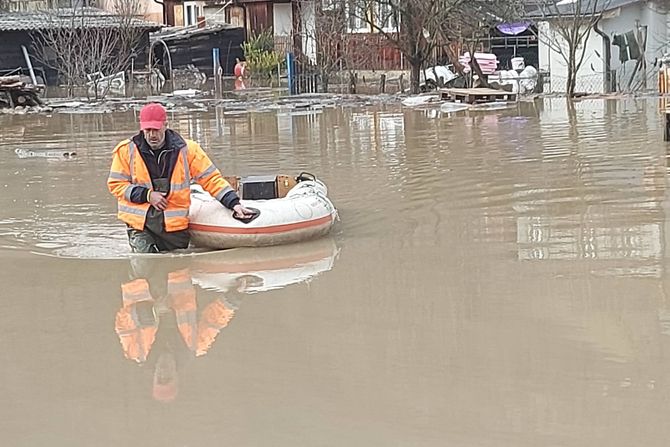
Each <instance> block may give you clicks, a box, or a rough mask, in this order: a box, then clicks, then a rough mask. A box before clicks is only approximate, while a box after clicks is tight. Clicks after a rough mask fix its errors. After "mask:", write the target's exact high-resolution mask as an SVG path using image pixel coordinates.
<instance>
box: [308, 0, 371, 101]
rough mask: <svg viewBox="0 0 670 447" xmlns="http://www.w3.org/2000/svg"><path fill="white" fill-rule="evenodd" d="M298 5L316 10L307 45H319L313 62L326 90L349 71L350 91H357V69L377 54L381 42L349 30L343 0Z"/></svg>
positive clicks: (309, 0)
mask: <svg viewBox="0 0 670 447" xmlns="http://www.w3.org/2000/svg"><path fill="white" fill-rule="evenodd" d="M299 5H300V11H301V12H303V13H304V12H305V11H309V14H313V19H314V26H312V27H307V28H306V29H304V30H303V35H304V37H305V38H306V44H307V45H306V46H307V47H310V46H314V47H316V48H317V51H316V61H314V62H315V64H316V68H317V70H318V73H319V75H320V78H321V84H322V88H323V90H324V91H326V92H327V91H328V88H329V84H330V82H331V81H332V80H333V78H334V77H335V74H336V73H337V74H340V75H342V74H346V75H347V77H348V84H349V87H348V89H349V92H350V93H356V91H357V84H358V77H357V72H358V70H359V69H361V68H362V67H365V66H366V65H369V64H370V62H371V59H372V58H373V57H374V56H376V55H377V53H378V50H379V49H378V48H377V47H378V43H377V42H374V41H375V40H378V39H370V38H368V37H369V36H362V35H360V34H351V33H349V24H348V20H347V7H346V4H345V3H344V2H342V1H334V0H330V1H316V2H315V1H314V0H302V1H300V2H299ZM375 43H377V45H375Z"/></svg>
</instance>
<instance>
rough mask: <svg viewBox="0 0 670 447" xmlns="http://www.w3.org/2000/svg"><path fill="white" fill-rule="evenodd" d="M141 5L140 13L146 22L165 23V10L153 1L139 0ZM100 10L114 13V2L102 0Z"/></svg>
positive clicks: (112, 0)
mask: <svg viewBox="0 0 670 447" xmlns="http://www.w3.org/2000/svg"><path fill="white" fill-rule="evenodd" d="M137 2H138V3H139V7H138V12H139V13H140V14H142V15H143V17H144V19H145V20H148V21H150V22H156V23H163V8H162V6H161V5H159V4H158V3H156V2H154V1H153V0H137ZM99 5H100V8H101V9H104V10H106V11H111V12H114V0H101V1H100V3H99Z"/></svg>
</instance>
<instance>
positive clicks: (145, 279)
mask: <svg viewBox="0 0 670 447" xmlns="http://www.w3.org/2000/svg"><path fill="white" fill-rule="evenodd" d="M141 270H142V269H137V268H135V269H134V271H135V273H136V274H135V278H134V279H132V280H130V281H128V282H126V283H125V284H123V285H122V286H121V294H122V298H123V306H122V307H121V309H120V310H119V311H118V312H117V314H116V320H115V330H116V333H117V335H118V336H119V341H120V342H121V346H122V348H123V353H124V355H125V357H126V358H127V359H129V360H133V361H135V362H137V363H139V364H142V365H143V364H153V371H154V374H153V392H152V394H153V397H154V399H156V400H159V401H162V402H169V401H171V400H174V399H175V397H176V395H177V392H178V367H179V365H181V364H183V363H185V362H186V361H187V360H188V359H189V358H193V357H199V356H203V355H205V354H207V352H208V351H209V349H210V347H211V346H212V344H213V343H214V341H215V340H216V337H217V335H218V334H219V332H220V331H221V330H222V329H223V328H225V327H226V326H227V325H228V323H229V322H230V320H231V319H232V317H233V315H234V314H235V310H236V309H237V305H236V304H235V303H231V302H230V301H231V300H226V299H225V298H224V297H223V295H222V294H217V295H216V298H215V299H213V300H212V301H210V302H208V303H207V304H205V305H204V306H200V307H201V308H203V310H202V312H200V315H199V316H198V308H199V304H201V305H202V304H204V303H202V302H201V303H199V302H198V299H197V295H196V289H195V287H194V286H193V283H192V280H191V275H190V273H189V270H188V269H187V268H183V269H177V270H172V271H167V272H166V271H165V269H163V268H162V267H158V268H157V269H156V270H157V271H148V272H146V271H145V272H142V271H141ZM161 270H162V271H161Z"/></svg>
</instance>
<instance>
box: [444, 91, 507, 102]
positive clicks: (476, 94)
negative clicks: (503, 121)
mask: <svg viewBox="0 0 670 447" xmlns="http://www.w3.org/2000/svg"><path fill="white" fill-rule="evenodd" d="M516 96H517V95H516V93H512V92H506V91H504V90H494V89H491V88H446V89H442V90H441V97H442V99H443V100H446V101H452V102H462V103H466V104H476V103H486V102H496V101H516Z"/></svg>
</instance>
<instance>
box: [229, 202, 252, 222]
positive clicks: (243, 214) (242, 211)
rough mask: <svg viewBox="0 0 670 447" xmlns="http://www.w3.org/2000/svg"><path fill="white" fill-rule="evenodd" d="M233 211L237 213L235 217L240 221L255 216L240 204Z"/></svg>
mask: <svg viewBox="0 0 670 447" xmlns="http://www.w3.org/2000/svg"><path fill="white" fill-rule="evenodd" d="M233 211H234V213H235V217H238V218H240V219H245V218H248V217H252V216H253V215H254V212H253V211H251V210H250V209H247V208H245V207H243V206H242V205H241V204H239V203H238V204H237V205H235V206H234V207H233Z"/></svg>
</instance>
